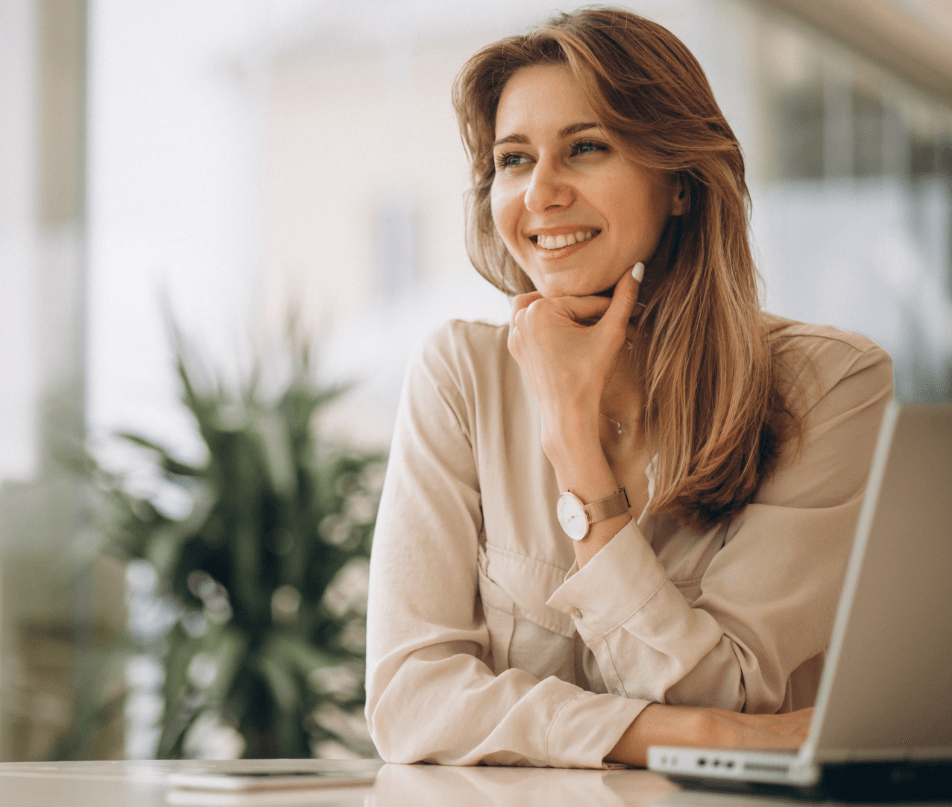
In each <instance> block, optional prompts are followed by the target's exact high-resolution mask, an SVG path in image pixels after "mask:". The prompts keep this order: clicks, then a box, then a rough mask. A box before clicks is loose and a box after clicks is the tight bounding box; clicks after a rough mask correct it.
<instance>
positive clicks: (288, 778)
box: [166, 759, 383, 793]
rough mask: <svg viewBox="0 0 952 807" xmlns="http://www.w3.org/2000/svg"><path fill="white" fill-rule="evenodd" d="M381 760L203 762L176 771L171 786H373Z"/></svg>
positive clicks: (169, 780)
mask: <svg viewBox="0 0 952 807" xmlns="http://www.w3.org/2000/svg"><path fill="white" fill-rule="evenodd" d="M382 765H383V763H382V762H380V761H379V760H369V759H368V760H340V761H338V760H287V759H285V760H235V761H228V762H202V763H196V764H194V765H190V766H189V767H183V768H182V769H181V770H177V771H172V772H171V773H169V774H168V776H167V778H166V783H167V784H168V785H169V787H172V788H179V789H187V790H203V791H217V792H228V793H248V792H260V791H265V790H286V789H300V788H329V787H352V786H355V785H363V786H369V785H372V784H373V783H374V780H375V779H376V777H377V771H378V770H380V768H381V766H382Z"/></svg>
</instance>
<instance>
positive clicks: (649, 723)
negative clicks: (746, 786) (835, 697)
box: [605, 703, 813, 768]
mask: <svg viewBox="0 0 952 807" xmlns="http://www.w3.org/2000/svg"><path fill="white" fill-rule="evenodd" d="M812 713H813V710H812V709H801V710H800V711H798V712H790V713H787V714H781V715H750V714H740V713H737V712H730V711H728V710H726V709H711V708H704V707H695V706H665V705H662V704H659V703H652V704H649V705H648V706H646V707H645V708H644V709H643V710H642V711H641V713H640V714H639V715H638V717H636V718H635V719H634V721H632V723H631V725H630V726H629V727H628V728H627V729H626V730H625V732H624V734H622V736H621V739H619V740H618V742H617V743H616V744H615V747H614V748H612V750H611V751H610V752H609V754H608V755H607V756H606V757H605V761H606V762H621V763H623V764H625V765H632V766H634V767H638V768H644V767H646V766H647V764H648V748H649V746H652V745H661V746H664V745H675V746H695V747H701V748H726V747H733V748H798V747H799V746H801V745H802V744H803V743H804V741H805V740H806V736H807V731H808V730H809V726H810V717H811V716H812Z"/></svg>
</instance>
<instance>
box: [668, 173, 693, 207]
mask: <svg viewBox="0 0 952 807" xmlns="http://www.w3.org/2000/svg"><path fill="white" fill-rule="evenodd" d="M673 193H674V200H673V201H672V203H671V215H672V216H683V215H684V214H685V213H687V212H688V208H689V207H690V204H689V202H688V188H687V183H686V182H685V181H684V175H683V174H678V175H676V176H675V178H674V187H673Z"/></svg>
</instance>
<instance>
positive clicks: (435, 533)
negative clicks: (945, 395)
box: [367, 321, 893, 767]
mask: <svg viewBox="0 0 952 807" xmlns="http://www.w3.org/2000/svg"><path fill="white" fill-rule="evenodd" d="M507 335H508V326H500V325H487V324H483V323H467V322H458V321H457V322H451V323H448V324H447V325H445V326H444V327H443V328H442V329H440V330H439V331H437V332H436V333H435V334H434V335H433V336H432V337H431V338H430V340H429V341H428V342H427V343H426V344H425V346H424V348H423V350H422V352H421V354H420V356H419V357H418V359H417V360H416V361H415V362H414V363H413V364H412V365H411V367H410V369H409V372H408V375H407V380H406V384H405V387H404V391H403V397H402V402H401V408H400V414H399V417H398V423H397V428H396V432H395V437H394V442H393V448H392V453H391V457H390V463H389V466H388V471H387V479H386V483H385V486H384V493H383V499H382V502H381V506H380V511H379V515H378V520H377V529H376V534H375V537H374V546H373V555H372V559H371V573H370V602H369V617H368V643H367V666H368V669H367V718H368V721H369V725H370V730H371V734H372V736H373V738H374V742H375V743H376V744H377V748H378V749H379V751H380V753H381V755H382V756H383V757H384V759H386V760H388V761H390V762H418V761H429V762H438V763H444V764H455V765H471V764H476V763H480V762H482V763H487V764H500V765H520V764H521V765H551V766H558V767H602V766H603V765H604V763H603V760H604V757H605V755H606V754H607V753H608V752H609V751H610V750H611V749H612V748H613V747H614V745H615V744H616V743H617V741H618V739H619V738H620V737H621V735H622V733H623V732H624V730H625V729H626V728H627V727H628V726H629V725H630V724H631V722H632V721H633V720H634V719H635V717H637V715H638V714H639V712H640V711H641V710H642V709H643V708H644V707H645V706H646V705H647V704H648V703H651V702H657V703H667V704H692V705H705V706H707V705H709V706H720V707H723V708H726V709H732V710H736V711H745V712H778V711H789V710H792V709H797V708H800V707H803V706H808V705H811V704H812V703H813V700H814V697H815V695H816V688H817V683H818V678H819V674H820V669H821V667H822V664H823V659H824V654H825V649H826V646H827V643H828V641H829V636H830V630H831V626H832V620H833V615H834V611H835V608H836V602H837V598H838V596H839V590H840V585H841V580H842V576H843V573H844V569H845V563H846V558H847V554H848V551H849V547H850V542H851V539H852V534H853V528H854V524H855V521H856V518H857V516H858V512H859V505H860V500H861V497H862V493H863V489H864V486H865V482H866V476H867V473H868V468H869V463H870V460H871V457H872V451H873V445H874V442H875V439H876V434H877V429H878V426H879V421H880V418H881V415H882V412H883V409H884V407H885V404H886V402H887V401H888V400H889V399H890V398H891V397H892V390H893V381H892V368H891V363H890V360H889V357H888V356H887V355H886V353H885V352H884V351H883V350H881V349H880V348H879V347H877V346H876V345H875V344H873V343H872V342H871V341H870V340H868V339H866V338H865V337H862V336H857V335H854V334H849V333H844V332H842V331H838V330H836V329H834V328H829V327H817V326H812V325H803V324H799V323H791V322H786V321H774V322H773V330H772V333H771V345H772V347H773V352H774V355H775V357H776V358H777V360H778V361H779V362H782V363H783V364H784V366H785V367H786V368H787V370H788V373H787V375H788V376H789V381H790V383H791V390H792V391H791V393H790V396H791V398H790V400H791V401H792V402H793V404H794V405H795V406H796V407H797V408H798V409H799V411H800V412H801V413H802V414H803V416H804V417H805V429H806V430H805V435H804V440H803V443H802V447H801V449H800V451H799V452H798V451H797V450H796V447H795V446H790V447H789V448H788V449H787V450H786V452H785V453H784V454H783V455H782V457H781V462H780V466H779V468H778V470H777V472H776V473H775V475H774V476H773V477H772V478H771V479H769V480H767V481H766V482H764V483H763V484H762V485H761V487H760V489H759V491H758V493H757V496H756V498H755V499H754V501H753V502H752V503H751V504H750V505H748V506H747V507H746V508H745V509H744V510H743V512H742V513H741V515H740V516H738V517H737V518H735V519H734V520H733V521H732V522H731V523H730V524H729V525H727V526H723V527H717V528H714V529H711V530H709V531H707V532H705V533H695V532H690V531H688V530H686V529H683V528H681V527H680V526H679V525H678V524H677V523H676V522H675V521H674V520H673V519H671V518H668V517H666V516H662V515H653V514H652V513H650V512H649V511H650V509H651V504H650V501H649V505H648V507H647V508H646V509H645V511H644V512H643V513H642V514H641V516H640V518H639V519H638V521H637V523H635V522H631V523H630V524H629V525H628V526H626V527H625V528H624V529H622V530H621V531H620V532H619V533H618V534H617V535H615V537H614V538H613V539H612V540H611V542H610V543H609V544H608V545H607V546H606V547H604V548H603V549H602V550H601V551H600V552H599V553H598V554H597V555H596V556H595V557H594V558H593V559H592V560H591V561H590V562H589V563H587V564H586V565H585V567H584V568H582V569H581V570H580V569H578V567H577V565H576V564H575V556H574V551H573V547H572V542H571V540H570V539H569V538H568V537H566V535H565V534H564V533H563V532H562V530H561V528H560V527H559V524H558V521H557V519H556V514H555V513H556V510H555V508H556V500H557V498H558V495H559V490H558V486H557V484H556V480H555V474H554V471H553V469H552V466H551V465H550V464H549V461H548V459H547V458H546V456H545V454H544V453H543V451H542V447H541V443H540V422H539V414H538V409H537V406H536V401H535V398H534V396H533V394H532V391H531V389H530V388H529V386H528V385H527V384H526V382H525V380H524V378H523V376H522V373H521V371H520V369H519V367H518V365H517V364H516V362H515V361H514V360H513V358H512V357H511V356H510V354H509V351H508V349H507V347H506V338H507ZM648 481H649V497H650V495H651V473H650V468H649V471H648Z"/></svg>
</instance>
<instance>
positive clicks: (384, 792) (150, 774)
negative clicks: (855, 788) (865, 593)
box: [0, 760, 881, 807]
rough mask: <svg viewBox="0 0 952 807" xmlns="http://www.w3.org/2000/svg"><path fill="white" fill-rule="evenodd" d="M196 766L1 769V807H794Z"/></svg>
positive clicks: (657, 781) (662, 785)
mask: <svg viewBox="0 0 952 807" xmlns="http://www.w3.org/2000/svg"><path fill="white" fill-rule="evenodd" d="M295 762H300V760H295ZM201 764H203V765H207V764H208V763H201ZM251 764H253V765H255V766H258V767H261V768H267V767H268V766H269V765H274V764H275V763H274V762H271V761H268V760H260V761H256V762H253V763H251ZM315 764H317V765H319V764H320V763H315ZM194 765H195V763H190V762H151V761H150V762H46V763H43V762H7V763H0V807H170V806H174V805H188V806H189V807H199V805H221V806H222V807H224V805H232V806H233V807H332V806H333V807H649V805H655V807H790V805H791V804H792V802H790V801H779V800H771V799H760V798H753V797H749V796H729V795H719V794H714V793H699V792H692V791H686V790H679V789H678V788H677V787H676V786H675V785H673V784H672V783H671V782H669V781H668V780H667V779H665V778H664V777H662V776H659V775H658V774H654V773H650V772H648V771H635V770H614V771H591V770H559V769H554V768H486V767H480V768H450V767H440V766H435V765H385V766H384V767H383V768H382V769H381V770H380V773H379V774H378V776H377V781H376V783H375V784H374V785H373V786H372V787H345V788H335V789H321V790H314V789H308V790H305V789H301V790H283V791H269V792H265V793H259V794H241V795H232V794H227V793H210V794H203V793H200V792H197V791H191V792H186V791H183V790H174V789H171V788H169V786H168V785H167V784H166V776H167V775H168V774H169V773H170V772H172V771H176V770H182V769H187V768H189V767H193V766H194ZM853 807H856V806H855V805H854V806H853ZM880 807H881V805H880Z"/></svg>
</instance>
